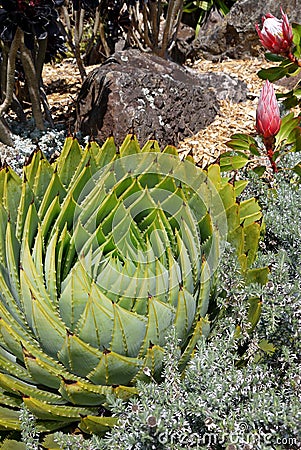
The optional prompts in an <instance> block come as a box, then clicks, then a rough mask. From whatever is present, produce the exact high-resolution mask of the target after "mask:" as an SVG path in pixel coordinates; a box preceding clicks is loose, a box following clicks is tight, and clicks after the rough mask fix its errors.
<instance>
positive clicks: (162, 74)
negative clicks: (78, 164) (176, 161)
mask: <svg viewBox="0 0 301 450" xmlns="http://www.w3.org/2000/svg"><path fill="white" fill-rule="evenodd" d="M217 111H218V101H217V98H216V95H215V92H214V91H210V90H208V89H207V87H204V86H203V85H202V82H201V79H200V78H198V77H197V76H196V75H194V74H193V73H192V72H191V71H188V70H186V69H184V68H182V67H181V66H179V65H178V64H175V63H173V62H171V61H166V60H164V59H162V58H160V57H158V56H155V55H150V54H144V53H143V54H142V53H140V52H139V51H137V50H133V49H130V50H126V51H122V52H120V53H116V54H115V55H113V56H112V57H111V58H109V59H108V60H107V62H106V63H105V64H103V65H101V66H100V67H99V68H97V69H95V70H93V71H92V72H91V73H90V74H89V76H88V78H87V79H86V81H85V82H84V84H83V86H82V89H81V91H80V93H79V96H78V99H77V121H76V128H77V130H81V131H82V132H83V133H84V134H86V135H93V136H94V137H95V138H98V139H100V140H104V139H105V138H106V137H107V136H108V135H110V134H111V133H112V134H113V135H114V138H115V140H116V142H117V143H120V142H121V141H122V140H123V138H124V136H125V135H126V133H128V132H129V131H130V130H132V129H133V131H134V132H135V133H136V134H137V135H138V139H139V140H140V142H144V141H146V140H147V139H149V138H153V137H155V138H156V139H157V140H158V141H159V142H160V144H161V145H167V144H173V145H176V144H177V143H178V142H179V140H180V139H182V138H184V137H186V136H190V135H191V134H193V133H195V132H197V131H198V130H200V129H202V128H204V127H206V126H207V125H209V123H211V122H212V120H213V119H214V117H215V115H216V113H217Z"/></svg>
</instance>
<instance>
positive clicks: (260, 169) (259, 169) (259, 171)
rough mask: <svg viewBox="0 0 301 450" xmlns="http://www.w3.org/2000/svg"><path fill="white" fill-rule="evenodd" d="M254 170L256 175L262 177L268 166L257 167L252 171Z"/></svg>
mask: <svg viewBox="0 0 301 450" xmlns="http://www.w3.org/2000/svg"><path fill="white" fill-rule="evenodd" d="M252 170H253V172H255V173H256V175H258V176H259V177H261V176H262V175H263V174H264V172H265V171H266V166H257V167H254V169H252Z"/></svg>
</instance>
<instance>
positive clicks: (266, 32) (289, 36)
mask: <svg viewBox="0 0 301 450" xmlns="http://www.w3.org/2000/svg"><path fill="white" fill-rule="evenodd" d="M281 14H282V20H281V19H277V18H276V17H274V16H273V15H272V14H270V13H268V14H266V15H265V16H264V17H262V30H260V28H259V26H258V25H257V24H256V25H255V27H256V31H257V33H258V36H259V39H260V42H261V43H262V45H263V46H264V47H265V48H266V49H267V50H269V51H270V52H272V53H276V54H279V55H287V54H289V53H290V49H291V46H292V42H293V31H292V27H291V25H290V23H289V21H288V18H287V15H286V14H284V12H283V10H282V8H281Z"/></svg>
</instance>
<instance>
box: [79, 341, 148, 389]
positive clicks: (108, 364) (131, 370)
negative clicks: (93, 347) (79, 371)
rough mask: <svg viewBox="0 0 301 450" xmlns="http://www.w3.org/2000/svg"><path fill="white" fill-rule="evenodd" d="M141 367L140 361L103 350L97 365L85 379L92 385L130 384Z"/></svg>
mask: <svg viewBox="0 0 301 450" xmlns="http://www.w3.org/2000/svg"><path fill="white" fill-rule="evenodd" d="M141 365H142V361H141V360H139V359H138V358H131V357H128V356H122V355H119V354H117V353H115V352H112V351H110V350H105V351H104V352H103V354H102V357H101V359H100V361H99V363H98V365H97V366H96V367H95V368H94V369H93V370H92V371H91V373H90V374H89V375H87V378H88V379H89V380H90V381H92V383H94V384H100V385H105V386H106V385H119V384H122V383H124V384H130V382H131V380H132V379H133V378H134V377H135V375H136V374H137V373H138V371H139V369H140V368H141Z"/></svg>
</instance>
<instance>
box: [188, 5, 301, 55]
mask: <svg viewBox="0 0 301 450" xmlns="http://www.w3.org/2000/svg"><path fill="white" fill-rule="evenodd" d="M280 6H281V7H282V9H283V11H284V12H285V13H286V14H287V15H288V18H289V20H290V22H300V17H301V0H282V1H281V2H275V0H237V1H236V2H235V4H234V5H233V7H232V8H231V10H230V12H229V14H227V16H226V17H225V18H224V19H223V18H222V17H221V16H219V15H218V14H217V13H216V12H213V13H212V15H211V16H210V18H209V22H208V24H209V26H207V27H205V28H204V29H201V30H200V33H199V35H198V38H197V39H196V40H195V41H194V42H193V44H192V47H191V48H192V50H191V52H190V57H192V58H198V57H200V56H203V57H206V58H209V59H213V60H214V59H220V58H223V57H230V58H241V57H244V56H257V55H258V54H259V52H261V51H262V46H261V44H260V42H259V39H258V35H257V32H256V30H255V24H256V23H261V17H262V16H263V15H265V14H267V13H268V12H269V13H271V14H273V15H274V16H275V17H279V18H281V12H280Z"/></svg>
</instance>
